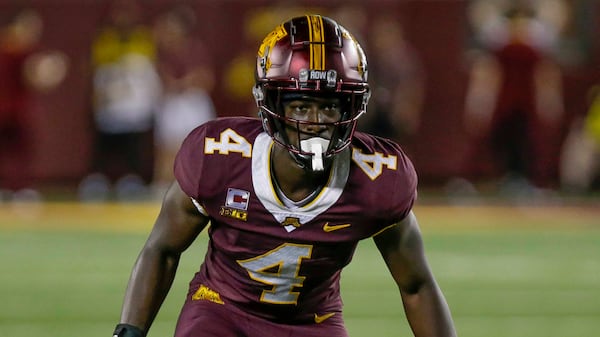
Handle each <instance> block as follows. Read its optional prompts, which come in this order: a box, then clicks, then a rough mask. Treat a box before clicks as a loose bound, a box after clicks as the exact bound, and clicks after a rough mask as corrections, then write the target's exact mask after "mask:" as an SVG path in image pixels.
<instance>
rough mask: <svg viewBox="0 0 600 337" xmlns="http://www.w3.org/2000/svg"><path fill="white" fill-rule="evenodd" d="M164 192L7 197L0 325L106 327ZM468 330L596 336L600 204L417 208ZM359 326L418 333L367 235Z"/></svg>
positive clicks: (461, 325) (358, 332)
mask: <svg viewBox="0 0 600 337" xmlns="http://www.w3.org/2000/svg"><path fill="white" fill-rule="evenodd" d="M158 207H159V205H158V204H157V203H139V204H78V203H68V202H56V203H46V204H40V205H37V206H35V207H31V206H30V205H26V204H22V205H16V206H15V205H6V204H4V205H2V204H0V257H1V259H2V262H1V265H2V275H1V276H0V298H2V299H3V300H2V305H1V306H0V335H2V336H11V337H30V336H44V337H68V336H78V335H86V336H87V337H96V336H97V337H100V336H108V335H110V333H111V332H112V329H113V327H114V324H115V323H116V321H117V320H118V314H119V313H118V311H119V308H120V305H121V300H122V296H123V292H124V288H125V284H126V282H127V278H128V276H129V271H130V269H131V266H132V264H133V261H134V260H135V258H136V255H137V253H138V251H139V249H140V247H141V245H142V244H143V242H144V240H145V238H146V236H147V233H148V230H149V229H150V227H151V225H152V222H153V220H154V218H155V217H156V215H157V213H158ZM415 213H416V214H417V216H418V218H419V221H420V224H421V227H422V230H423V234H424V238H425V244H426V246H427V250H428V257H429V260H430V263H431V264H432V267H433V270H434V272H435V273H436V276H437V279H438V281H439V283H440V285H441V286H442V288H443V290H444V292H445V294H446V297H447V299H448V302H449V303H450V306H451V308H452V311H453V313H454V317H455V320H456V326H457V329H458V331H459V336H461V337H471V336H472V337H475V336H485V337H500V336H506V337H593V336H597V333H598V331H600V319H599V318H600V259H599V257H600V207H598V206H597V205H595V206H594V205H592V206H564V207H549V206H538V207H510V206H433V205H418V206H417V207H416V208H415ZM205 246H206V235H204V234H203V235H201V237H200V238H199V240H198V242H197V243H196V244H194V245H193V246H192V248H190V251H189V252H188V253H186V254H185V255H184V257H183V259H182V261H181V264H180V271H179V273H178V276H177V278H176V280H175V283H174V285H173V289H172V291H171V293H170V294H169V296H168V298H167V300H166V302H165V305H164V307H163V308H162V309H161V312H160V313H159V316H158V317H157V320H156V323H155V325H154V327H153V329H152V331H151V333H150V334H149V337H159V336H170V335H172V329H173V326H174V324H175V320H176V317H177V314H178V310H179V307H180V305H181V302H182V300H183V296H184V293H185V289H186V287H187V282H188V281H189V279H190V277H191V276H192V274H193V273H194V272H195V271H196V270H197V268H198V264H199V263H200V262H201V259H202V256H203V254H204V251H205ZM342 281H343V283H342V291H343V295H344V299H345V318H346V321H347V325H348V328H349V330H350V334H351V336H352V337H392V336H410V335H411V334H410V332H409V329H408V326H407V324H406V320H405V319H404V318H403V313H402V306H401V303H400V299H399V295H398V293H397V290H396V289H395V287H394V285H393V282H392V280H391V277H390V276H389V274H388V273H387V271H386V270H385V266H384V265H383V262H382V261H381V258H380V257H379V255H378V252H377V251H376V249H375V248H374V246H373V244H372V242H371V241H370V240H367V241H365V242H363V243H361V245H360V247H359V249H358V251H357V254H356V256H355V259H354V261H353V263H352V264H351V265H350V266H349V267H348V268H347V269H346V270H345V271H344V275H343V279H342Z"/></svg>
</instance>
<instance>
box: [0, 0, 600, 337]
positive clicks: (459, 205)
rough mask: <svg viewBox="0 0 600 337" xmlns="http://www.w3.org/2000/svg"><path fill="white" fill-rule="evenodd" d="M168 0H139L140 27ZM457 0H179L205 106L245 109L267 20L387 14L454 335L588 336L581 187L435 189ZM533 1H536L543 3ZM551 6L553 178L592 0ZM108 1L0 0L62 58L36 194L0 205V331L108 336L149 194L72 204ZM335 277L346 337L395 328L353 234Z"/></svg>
mask: <svg viewBox="0 0 600 337" xmlns="http://www.w3.org/2000/svg"><path fill="white" fill-rule="evenodd" d="M176 2H179V1H176V0H146V1H142V3H143V5H144V11H145V18H146V20H147V22H148V23H150V22H152V20H153V18H155V17H156V16H157V15H159V14H160V13H161V12H163V11H165V10H166V9H167V8H170V7H171V6H173V5H174V4H175V3H176ZM473 2H474V1H466V0H465V1H461V0H450V1H448V0H422V1H421V0H403V1H386V0H373V1H368V2H366V1H360V2H359V1H349V0H347V1H337V0H329V1H297V2H291V1H280V2H274V1H259V0H253V1H242V0H226V1H212V0H206V1H204V0H196V1H188V2H187V3H189V4H191V5H192V6H193V8H194V9H195V10H196V13H197V14H198V17H199V21H198V28H197V34H199V35H201V36H202V38H203V39H204V40H205V42H206V45H207V46H210V48H209V50H208V53H209V54H210V57H211V59H213V60H215V61H217V62H215V63H214V71H215V75H216V77H215V79H216V82H215V86H214V90H213V91H212V97H213V100H214V103H215V106H216V109H217V111H218V114H219V115H220V116H233V115H254V114H255V111H254V110H253V108H252V105H253V104H254V103H253V102H252V101H251V99H252V98H251V95H250V89H249V88H250V86H251V85H252V81H253V78H252V70H251V69H252V66H253V64H252V63H253V55H254V53H255V49H256V47H257V45H258V43H259V41H260V40H261V39H262V37H263V36H264V34H265V33H266V32H268V31H269V30H270V29H271V28H272V27H273V26H274V25H275V24H277V23H279V22H280V21H282V19H286V18H288V17H289V16H291V15H292V14H296V13H300V12H304V11H307V10H308V11H313V12H320V13H323V14H326V15H328V14H331V15H334V14H335V15H338V14H339V15H342V14H341V13H357V12H358V13H362V14H363V15H364V16H363V19H365V20H366V21H365V22H363V26H362V27H365V29H366V31H364V32H363V34H364V35H363V36H368V34H369V27H372V24H373V22H374V20H376V18H378V17H379V15H380V14H381V13H382V12H384V13H386V14H388V15H390V16H395V17H397V18H398V20H399V21H401V22H402V26H403V28H404V30H405V34H406V36H407V38H408V39H409V40H410V43H411V44H412V45H413V46H414V48H415V50H417V51H418V53H419V57H420V59H421V61H422V63H423V66H424V69H425V72H426V87H425V99H424V102H423V106H422V112H421V126H420V128H419V132H418V133H417V135H416V137H415V139H414V140H413V141H412V142H411V148H410V150H411V156H412V158H413V159H414V162H415V165H416V166H417V170H418V172H419V176H420V181H421V192H420V200H419V202H418V204H417V206H416V213H417V216H418V217H419V219H420V223H421V225H422V227H423V232H424V236H425V241H426V245H427V249H428V252H429V259H430V262H431V264H432V265H433V270H434V272H435V273H436V275H437V278H438V280H439V282H440V283H441V286H442V288H443V289H444V292H445V294H446V296H447V298H448V301H449V303H450V305H451V308H452V310H453V313H454V317H455V320H456V325H457V329H458V332H459V335H460V336H463V337H471V336H472V337H475V336H486V337H496V336H498V337H500V336H503V337H504V336H505V337H542V336H543V337H592V336H596V335H597V334H598V331H600V319H599V318H600V260H599V259H598V257H599V256H600V201H599V199H598V197H597V195H595V194H594V193H592V194H589V195H583V196H581V195H579V196H577V197H574V196H571V195H563V194H561V193H560V191H557V193H556V194H551V195H550V197H549V198H548V196H547V195H545V197H544V198H543V199H537V198H536V195H531V194H527V195H524V196H523V195H522V196H520V197H518V198H517V199H515V198H510V197H507V196H506V195H504V196H503V195H483V196H478V197H476V196H474V195H473V194H470V193H468V191H463V192H467V193H466V194H467V195H466V196H463V197H458V198H457V197H456V196H453V195H449V194H448V190H447V188H448V184H447V182H448V181H450V180H452V178H453V177H455V176H457V175H459V174H461V173H462V172H461V165H462V163H461V162H460V158H462V155H463V154H464V152H465V151H466V149H467V147H468V145H469V144H468V142H469V140H468V137H467V136H466V135H465V134H464V131H463V128H462V124H461V123H462V116H463V114H464V100H465V99H464V98H465V94H466V90H467V86H468V83H467V82H468V76H469V60H470V55H471V54H470V51H471V47H472V46H473V34H472V31H471V29H470V27H469V24H468V22H469V20H470V18H469V15H470V14H469V8H470V7H469V6H470V4H472V3H473ZM491 2H497V3H501V2H508V0H506V1H505V0H498V1H491ZM537 2H538V3H542V7H543V4H544V3H546V4H550V3H551V2H554V1H546V2H545V1H544V0H539V1H537ZM565 3H566V4H568V8H569V10H570V12H569V15H570V19H569V24H568V25H567V29H565V33H564V36H563V37H562V39H561V43H562V45H561V48H560V50H562V51H563V53H562V54H561V55H559V56H561V57H562V59H561V67H562V77H563V86H564V90H563V92H564V102H565V103H564V104H565V108H566V119H565V120H564V124H563V127H562V128H561V129H560V130H555V132H556V133H555V134H556V137H555V138H553V141H552V142H550V143H549V144H547V146H548V153H550V155H549V159H548V165H549V167H548V172H549V174H550V176H552V180H553V183H554V184H556V185H558V181H557V180H558V167H559V160H560V158H559V153H560V145H561V144H562V142H563V141H564V139H565V137H566V134H567V131H568V125H570V121H571V120H573V119H575V118H577V117H578V116H582V115H584V114H585V113H586V111H587V109H588V106H589V99H588V98H589V97H588V94H589V90H590V88H592V87H593V86H594V85H597V84H599V83H600V82H599V79H600V67H599V65H600V49H599V47H600V28H599V27H600V26H599V25H600V2H599V1H596V0H589V1H588V0H566V1H565ZM108 4H109V1H108V0H89V1H83V0H82V1H79V0H0V20H1V21H2V23H5V22H6V21H7V20H9V19H8V18H9V16H10V15H12V14H13V13H14V12H15V11H17V10H20V9H22V8H34V9H35V10H36V11H38V13H40V15H41V17H42V18H43V20H44V32H43V40H42V41H43V46H44V47H45V48H48V49H53V50H60V51H61V52H62V53H64V55H66V56H67V59H68V71H67V72H66V74H65V78H64V81H62V83H60V85H59V86H58V87H57V88H55V89H54V90H51V91H44V92H41V93H38V94H36V95H35V96H34V99H35V114H33V119H32V122H31V128H32V130H33V135H34V138H35V142H34V156H33V158H32V163H31V164H32V166H33V167H32V168H33V174H34V178H35V183H36V186H35V187H36V188H38V189H39V190H40V191H41V192H42V195H43V199H44V202H41V203H8V202H6V203H3V202H2V201H0V266H1V268H0V299H2V304H0V335H2V336H11V337H30V336H46V337H65V336H75V335H81V334H85V335H87V336H90V337H95V336H98V337H99V336H107V335H108V334H110V333H111V332H112V329H113V327H114V324H115V323H116V321H117V320H118V315H119V309H120V305H121V300H122V296H123V292H124V288H125V285H126V282H127V278H128V276H129V272H130V268H131V266H132V264H133V261H134V259H135V257H136V254H137V253H138V251H139V249H140V248H141V246H142V244H143V242H144V240H145V238H146V235H147V233H148V230H149V229H150V226H151V225H152V221H153V219H154V217H155V216H156V214H157V212H158V207H159V204H158V201H157V200H156V199H154V198H152V200H146V201H143V202H132V203H79V202H77V200H76V192H75V190H76V187H77V184H78V183H79V181H80V180H81V179H82V178H83V177H85V175H86V174H88V173H89V169H90V163H91V160H92V151H93V130H92V128H93V127H92V125H91V120H92V109H91V99H90V86H91V72H90V67H89V59H90V55H89V53H90V45H91V42H92V38H93V35H94V33H95V30H96V29H97V27H98V25H99V23H100V22H101V21H102V18H103V16H104V15H105V14H106V9H107V6H108ZM347 15H350V14H347ZM341 21H342V20H341ZM367 53H368V50H367ZM0 146H2V145H1V144H0ZM0 164H2V163H0ZM4 165H6V163H4ZM148 165H152V163H148ZM463 187H464V186H463ZM460 188H461V186H458V189H459V190H460ZM484 188H485V186H484ZM454 192H456V191H454ZM459 192H460V191H459ZM596 194H597V193H596ZM205 242H206V237H205V235H204V234H203V235H202V237H201V238H200V240H199V242H198V243H197V244H195V245H194V246H193V247H192V248H191V250H190V252H189V253H188V254H186V255H185V257H184V260H183V261H182V264H181V266H180V272H179V273H178V276H177V279H176V282H175V284H174V288H173V289H172V291H171V293H170V295H169V297H168V299H167V302H166V304H165V306H164V307H163V308H162V310H161V312H160V314H159V317H158V318H157V321H156V323H155V325H154V328H153V330H152V332H151V333H150V334H149V337H153V336H156V337H158V336H168V335H171V334H172V329H173V326H174V323H175V319H176V317H177V314H178V310H179V306H180V305H181V303H182V300H183V294H184V293H185V291H184V289H185V288H186V287H187V282H188V280H189V279H190V278H191V276H192V274H193V273H194V272H195V271H196V269H197V267H198V264H199V263H200V261H201V258H202V255H203V252H204V249H205ZM343 280H344V281H343V293H344V298H345V304H346V314H345V315H346V321H347V323H348V327H349V329H350V333H351V335H352V336H354V337H361V336H378V337H387V336H390V337H391V336H398V335H403V336H408V335H410V332H409V329H408V327H407V324H406V321H405V320H404V319H403V318H402V317H403V315H402V307H401V304H400V302H399V296H398V295H397V290H396V289H394V286H393V282H392V280H391V278H390V277H389V275H388V274H387V271H386V270H385V266H384V265H383V263H382V262H381V258H380V257H379V256H378V254H377V251H376V249H375V248H374V247H373V245H372V243H371V242H364V243H362V244H361V246H360V249H359V251H358V252H357V255H356V257H355V261H354V263H353V264H351V265H350V267H349V268H348V269H347V270H346V271H345V273H344V277H343Z"/></svg>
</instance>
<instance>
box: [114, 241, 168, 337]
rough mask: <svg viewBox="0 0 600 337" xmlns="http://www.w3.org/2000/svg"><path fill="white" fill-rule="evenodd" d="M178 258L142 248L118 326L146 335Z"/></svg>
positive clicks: (163, 297) (166, 289) (128, 287)
mask: <svg viewBox="0 0 600 337" xmlns="http://www.w3.org/2000/svg"><path fill="white" fill-rule="evenodd" d="M178 263H179V255H174V254H166V253H164V252H162V253H161V252H160V251H158V250H154V249H149V248H145V249H144V250H143V251H142V253H141V254H140V256H139V257H138V260H137V261H136V263H135V266H134V268H133V271H132V274H131V278H130V280H129V284H128V286H127V291H126V292H125V300H124V303H123V309H122V312H121V323H128V324H131V325H134V326H136V327H138V328H140V329H142V330H143V331H144V332H147V331H148V329H149V328H150V325H151V324H152V322H153V320H154V318H155V317H156V314H157V313H158V310H159V308H160V306H161V305H162V303H163V301H164V299H165V297H166V296H167V293H168V292H169V289H170V288H171V285H172V283H173V279H174V278H175V272H176V270H177V265H178Z"/></svg>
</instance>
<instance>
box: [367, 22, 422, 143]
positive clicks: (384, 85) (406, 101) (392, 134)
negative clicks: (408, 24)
mask: <svg viewBox="0 0 600 337" xmlns="http://www.w3.org/2000/svg"><path fill="white" fill-rule="evenodd" d="M371 29H372V31H371V36H372V37H373V40H372V41H371V44H370V45H369V46H370V50H369V55H372V61H371V62H369V79H370V81H371V83H372V87H373V94H372V96H371V103H370V105H369V111H368V112H367V114H366V115H365V116H364V118H363V119H362V120H361V122H359V128H360V129H361V130H364V131H367V132H370V133H373V134H376V135H379V136H382V137H387V138H391V139H393V140H395V141H397V142H399V143H400V144H401V145H402V146H403V148H410V142H411V139H412V136H414V135H415V133H416V132H417V130H418V128H419V122H420V118H421V108H422V103H423V96H424V83H425V73H424V68H423V65H422V64H421V61H420V58H419V56H418V54H417V52H416V51H415V49H414V48H413V47H412V46H411V44H410V43H409V42H408V40H407V39H406V37H405V35H404V31H403V28H402V26H401V25H400V23H399V22H398V20H397V19H395V18H394V17H388V16H380V17H377V18H375V20H374V21H373V23H372V28H371Z"/></svg>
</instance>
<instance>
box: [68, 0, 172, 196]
mask: <svg viewBox="0 0 600 337" xmlns="http://www.w3.org/2000/svg"><path fill="white" fill-rule="evenodd" d="M141 10H142V8H141V7H140V5H139V4H138V3H137V2H136V0H114V1H113V2H112V3H111V4H110V7H109V13H108V18H107V21H106V23H105V24H104V25H102V26H101V27H100V30H99V31H98V33H97V36H96V37H95V39H94V40H93V42H92V50H91V54H92V55H91V56H92V67H93V109H94V121H95V123H94V126H95V130H96V139H95V153H94V159H93V164H92V165H93V167H92V169H93V173H92V174H91V175H89V176H87V177H86V178H85V179H84V180H83V181H82V182H81V184H80V189H79V195H80V198H82V199H84V200H90V199H92V200H94V199H106V198H108V197H109V196H110V192H111V190H110V189H111V185H112V183H116V184H115V191H116V197H117V198H119V199H132V198H133V199H136V198H139V197H145V196H146V195H147V192H148V191H147V185H148V183H150V181H151V180H152V174H153V173H152V169H153V117H154V113H155V108H156V105H157V103H158V99H159V97H160V92H161V83H160V78H159V76H158V74H157V71H156V68H155V64H154V62H155V59H156V46H155V43H154V39H153V36H152V31H151V27H149V26H147V25H145V24H144V23H143V21H142V13H141Z"/></svg>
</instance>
